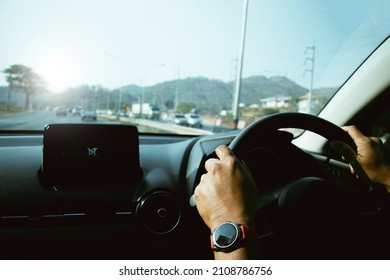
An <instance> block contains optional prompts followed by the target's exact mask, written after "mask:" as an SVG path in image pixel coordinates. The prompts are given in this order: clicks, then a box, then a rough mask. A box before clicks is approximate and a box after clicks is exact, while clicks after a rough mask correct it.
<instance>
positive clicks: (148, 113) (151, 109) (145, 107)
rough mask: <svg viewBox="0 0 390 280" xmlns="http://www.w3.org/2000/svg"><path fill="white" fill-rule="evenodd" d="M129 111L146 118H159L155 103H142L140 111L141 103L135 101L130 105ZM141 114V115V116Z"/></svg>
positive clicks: (158, 110) (158, 109)
mask: <svg viewBox="0 0 390 280" xmlns="http://www.w3.org/2000/svg"><path fill="white" fill-rule="evenodd" d="M131 113H132V115H133V116H135V117H142V118H147V119H153V120H158V119H160V114H161V112H160V108H159V107H158V106H156V105H150V104H149V103H144V104H142V112H141V105H140V104H139V103H135V104H133V105H132V106H131ZM141 114H142V116H141Z"/></svg>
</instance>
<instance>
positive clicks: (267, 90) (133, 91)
mask: <svg viewBox="0 0 390 280" xmlns="http://www.w3.org/2000/svg"><path fill="white" fill-rule="evenodd" d="M122 90H123V92H124V93H125V94H127V95H131V96H132V98H131V99H132V100H138V99H139V96H140V93H141V88H139V87H138V86H135V85H130V86H126V87H124V88H123V89H122ZM176 92H178V99H179V103H183V102H185V103H193V104H195V105H196V107H197V108H198V109H201V110H207V111H219V110H221V109H228V108H230V107H231V104H232V96H233V92H234V83H233V82H228V83H226V82H223V81H220V80H211V79H207V78H203V77H197V78H187V79H182V80H174V81H168V82H164V83H160V84H157V85H154V86H151V87H147V88H145V92H144V102H146V103H155V104H159V105H169V104H174V101H175V94H176ZM306 92H307V89H305V88H303V87H301V86H299V85H297V84H296V83H294V82H292V81H291V80H289V79H287V78H286V77H271V78H267V77H265V76H252V77H249V78H245V79H243V80H242V81H241V99H240V102H241V103H244V104H247V105H249V104H254V103H255V104H256V103H257V104H258V103H259V102H260V99H262V98H266V97H270V96H292V97H299V96H302V95H304V94H305V93H306Z"/></svg>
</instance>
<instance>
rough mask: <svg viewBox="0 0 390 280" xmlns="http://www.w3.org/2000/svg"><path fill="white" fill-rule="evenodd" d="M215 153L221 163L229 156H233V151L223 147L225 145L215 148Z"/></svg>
mask: <svg viewBox="0 0 390 280" xmlns="http://www.w3.org/2000/svg"><path fill="white" fill-rule="evenodd" d="M215 153H216V154H217V156H218V157H219V158H220V159H221V160H222V161H223V160H224V159H225V158H226V157H229V156H234V153H233V151H232V150H231V149H230V148H229V147H227V146H225V145H221V146H219V147H217V148H216V149H215Z"/></svg>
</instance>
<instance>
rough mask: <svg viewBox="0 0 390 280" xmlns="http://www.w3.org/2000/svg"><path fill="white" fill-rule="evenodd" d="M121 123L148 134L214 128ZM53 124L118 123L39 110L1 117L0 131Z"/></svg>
mask: <svg viewBox="0 0 390 280" xmlns="http://www.w3.org/2000/svg"><path fill="white" fill-rule="evenodd" d="M119 121H120V122H121V123H129V124H135V125H137V127H138V130H139V131H140V132H146V133H174V134H188V135H191V134H193V135H203V134H211V130H212V127H211V126H206V127H205V129H195V128H189V127H183V126H178V125H172V124H167V123H163V122H161V121H152V120H144V119H131V120H130V119H129V118H120V120H119ZM51 123H102V124H109V123H113V124H114V123H118V119H117V118H116V117H115V116H102V115H100V116H99V117H98V120H97V121H92V120H91V121H88V120H85V121H82V120H81V117H80V116H78V115H76V116H73V115H72V114H68V115H67V116H56V114H55V112H54V111H46V110H37V111H32V112H24V113H18V114H8V115H1V116H0V130H40V131H41V130H43V129H44V128H45V126H46V125H47V124H51Z"/></svg>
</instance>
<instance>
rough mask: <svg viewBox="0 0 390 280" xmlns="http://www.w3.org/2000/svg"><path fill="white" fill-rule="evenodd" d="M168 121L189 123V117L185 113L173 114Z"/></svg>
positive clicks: (182, 123) (179, 123)
mask: <svg viewBox="0 0 390 280" xmlns="http://www.w3.org/2000/svg"><path fill="white" fill-rule="evenodd" d="M168 122H169V123H172V124H177V125H185V126H186V125H188V122H187V118H186V117H185V116H184V115H183V114H172V115H170V116H169V117H168Z"/></svg>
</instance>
